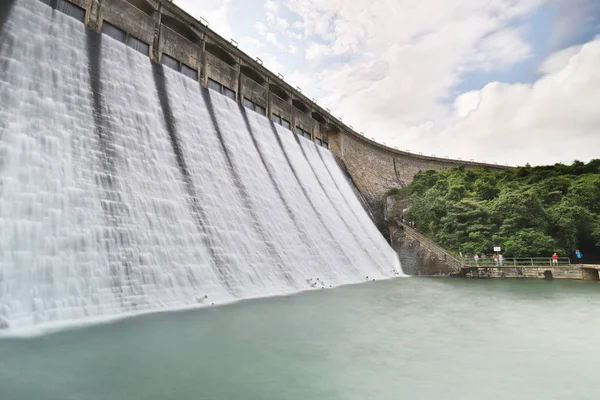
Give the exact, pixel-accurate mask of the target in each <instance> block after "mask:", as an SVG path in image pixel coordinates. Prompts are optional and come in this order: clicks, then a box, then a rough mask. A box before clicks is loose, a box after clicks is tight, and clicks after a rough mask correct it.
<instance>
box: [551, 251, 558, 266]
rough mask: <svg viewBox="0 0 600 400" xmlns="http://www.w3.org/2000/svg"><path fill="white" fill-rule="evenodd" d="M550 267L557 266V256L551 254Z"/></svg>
mask: <svg viewBox="0 0 600 400" xmlns="http://www.w3.org/2000/svg"><path fill="white" fill-rule="evenodd" d="M552 265H558V254H556V253H554V254H552Z"/></svg>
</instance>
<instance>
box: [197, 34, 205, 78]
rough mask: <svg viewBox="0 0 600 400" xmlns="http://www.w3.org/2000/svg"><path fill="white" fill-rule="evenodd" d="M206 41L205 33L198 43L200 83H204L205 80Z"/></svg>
mask: <svg viewBox="0 0 600 400" xmlns="http://www.w3.org/2000/svg"><path fill="white" fill-rule="evenodd" d="M205 44H206V42H205V41H204V34H203V35H202V38H201V39H200V43H198V66H197V68H198V80H199V81H200V84H202V83H203V82H204V75H205V73H204V52H205V50H206V46H205Z"/></svg>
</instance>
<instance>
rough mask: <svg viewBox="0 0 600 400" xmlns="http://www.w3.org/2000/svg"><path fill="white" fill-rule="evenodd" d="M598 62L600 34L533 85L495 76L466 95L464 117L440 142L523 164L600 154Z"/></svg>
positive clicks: (460, 105) (460, 113)
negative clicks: (560, 66) (493, 79)
mask: <svg viewBox="0 0 600 400" xmlns="http://www.w3.org/2000/svg"><path fill="white" fill-rule="evenodd" d="M556 57H560V55H555V56H552V57H551V59H552V58H556ZM598 65H600V39H598V40H595V41H592V42H590V43H587V44H586V45H585V46H583V47H581V48H579V51H578V52H577V53H576V54H574V55H573V56H572V57H571V58H570V61H569V62H568V63H566V64H564V65H563V68H561V69H554V70H553V71H552V73H549V74H547V75H545V76H543V77H542V78H540V79H539V80H538V81H537V82H535V83H533V84H531V85H526V84H502V83H498V82H494V83H490V84H488V85H487V86H485V87H484V88H483V89H482V90H480V91H476V92H471V93H468V94H466V95H464V96H460V97H459V98H458V99H457V101H456V104H455V109H456V112H457V117H458V118H460V119H459V120H458V121H457V122H456V123H455V124H453V125H452V126H450V127H449V128H447V129H446V130H444V131H443V132H442V134H441V135H439V137H437V138H436V141H437V145H436V147H437V148H444V147H446V148H450V149H452V152H453V155H455V156H457V155H460V154H461V153H466V154H468V155H469V156H471V158H473V157H475V158H479V159H481V158H484V159H486V160H488V161H496V162H499V163H504V162H510V163H516V164H521V165H523V164H524V163H526V162H530V163H532V164H536V163H548V162H554V161H564V162H571V161H573V160H575V159H579V160H588V159H591V158H593V157H598V148H600V128H599V127H600V112H598V105H599V104H600V68H598ZM469 108H470V110H469V111H468V112H467V113H465V110H468V109H469ZM457 143H458V144H459V146H457V145H456V144H457Z"/></svg>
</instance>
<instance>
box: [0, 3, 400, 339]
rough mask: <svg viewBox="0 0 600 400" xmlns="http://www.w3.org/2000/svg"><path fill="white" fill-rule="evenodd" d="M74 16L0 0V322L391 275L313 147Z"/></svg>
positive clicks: (95, 314)
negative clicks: (0, 7)
mask: <svg viewBox="0 0 600 400" xmlns="http://www.w3.org/2000/svg"><path fill="white" fill-rule="evenodd" d="M87 14H89V13H87ZM87 14H86V12H85V10H84V9H83V8H81V7H79V6H77V5H76V4H74V3H70V2H67V1H64V0H59V1H54V0H52V1H46V0H44V1H40V0H11V1H9V2H8V3H5V4H3V6H2V13H1V14H0V30H1V31H0V32H1V33H0V63H1V65H2V67H1V68H0V232H1V233H0V235H1V236H0V237H1V238H0V250H1V251H2V255H1V256H0V322H1V324H2V326H3V328H5V329H6V328H7V329H8V330H9V331H13V330H20V329H32V328H36V327H42V328H43V327H47V326H61V325H69V324H72V323H80V322H86V321H96V320H103V319H111V318H116V317H122V316H126V315H134V314H140V313H149V312H156V311H162V310H172V309H181V308H188V307H198V306H208V305H212V304H222V303H226V302H231V301H235V300H239V299H248V298H256V297H264V296H273V295H280V294H288V293H294V292H299V291H303V290H311V289H325V288H331V287H337V286H340V285H344V284H350V283H357V282H364V281H365V280H366V279H368V280H374V279H377V280H379V279H384V278H390V277H394V276H398V275H401V274H402V272H401V267H400V265H399V262H398V259H397V256H396V254H395V253H394V251H393V250H392V249H391V248H390V246H389V245H388V243H387V242H386V241H385V239H384V238H383V237H382V236H381V234H380V233H379V232H378V231H377V229H376V227H375V225H374V224H373V223H372V221H371V219H370V218H369V215H368V214H367V213H366V211H365V210H364V208H363V207H362V206H361V203H360V202H359V200H358V199H357V197H356V195H355V193H354V189H353V188H352V186H351V184H350V182H349V181H348V180H347V178H346V176H345V175H344V173H343V172H342V170H341V169H340V167H339V166H338V163H337V162H336V160H335V159H334V156H333V155H332V154H331V152H330V151H329V150H327V148H326V146H324V145H323V143H315V142H314V141H313V140H311V139H312V138H307V137H305V136H309V135H304V134H300V133H301V132H300V131H295V132H292V130H290V129H287V128H286V127H285V126H284V125H282V124H279V123H276V122H275V121H273V120H269V119H267V118H266V117H265V115H264V114H263V115H260V114H261V113H260V112H256V110H259V109H257V108H254V107H253V109H250V108H249V107H248V105H246V107H244V106H243V105H242V104H239V103H238V102H236V101H235V99H232V98H231V96H230V95H228V92H226V91H224V90H223V88H222V87H220V88H218V89H219V90H212V89H216V88H215V87H212V89H208V88H205V87H204V86H203V85H201V84H200V83H199V82H198V80H197V79H192V78H190V76H189V75H190V74H189V73H187V74H186V73H181V70H180V71H175V70H174V69H173V68H169V67H167V66H165V65H164V64H159V63H157V62H155V61H153V60H152V59H151V58H150V57H149V55H150V53H149V52H148V51H149V49H148V48H147V47H146V45H145V43H144V42H143V41H141V40H138V41H135V40H133V39H128V40H127V43H123V41H121V40H118V37H117V38H115V37H114V36H118V31H116V30H110V28H108V30H107V29H104V30H103V32H104V33H100V32H98V31H95V30H93V29H89V27H88V26H86V25H85V24H84V23H82V22H85V20H86V18H88V17H87V16H86V15H87ZM106 26H108V25H106ZM115 29H116V28H115ZM107 32H108V33H107ZM188 72H189V71H188ZM259 111H260V110H259Z"/></svg>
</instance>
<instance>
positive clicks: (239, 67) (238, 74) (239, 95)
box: [234, 58, 243, 104]
mask: <svg viewBox="0 0 600 400" xmlns="http://www.w3.org/2000/svg"><path fill="white" fill-rule="evenodd" d="M234 68H235V79H237V85H236V88H237V89H236V91H235V92H236V93H235V98H236V99H237V102H238V103H240V104H242V103H243V99H242V60H240V59H239V58H238V60H237V64H236V65H235V67H234Z"/></svg>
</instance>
